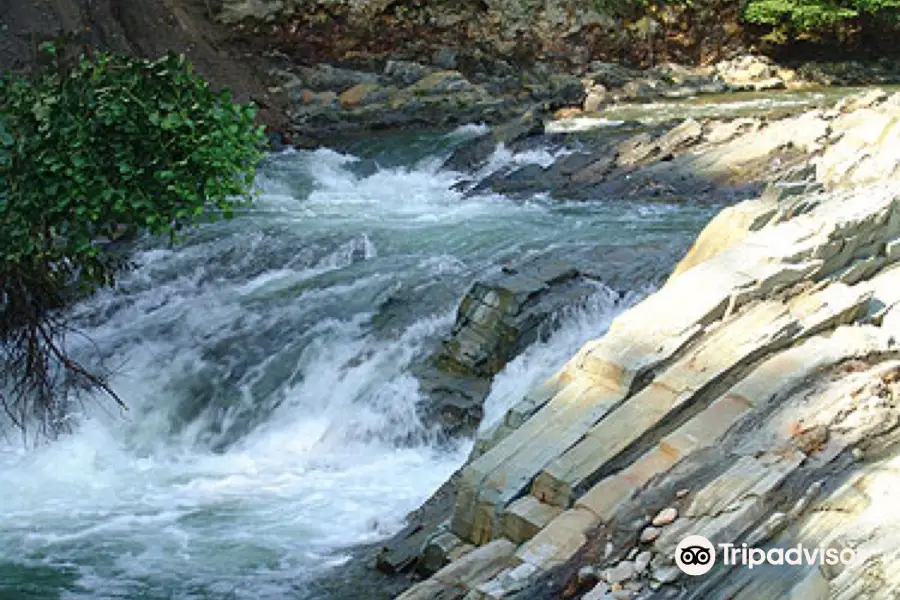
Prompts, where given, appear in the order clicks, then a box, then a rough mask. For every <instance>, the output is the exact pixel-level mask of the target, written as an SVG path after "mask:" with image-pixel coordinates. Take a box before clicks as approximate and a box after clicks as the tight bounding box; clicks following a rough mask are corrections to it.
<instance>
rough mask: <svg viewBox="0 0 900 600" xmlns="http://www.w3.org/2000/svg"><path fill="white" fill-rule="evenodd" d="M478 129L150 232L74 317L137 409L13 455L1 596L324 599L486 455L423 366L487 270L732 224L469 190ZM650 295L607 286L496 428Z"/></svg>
mask: <svg viewBox="0 0 900 600" xmlns="http://www.w3.org/2000/svg"><path fill="white" fill-rule="evenodd" d="M474 131H475V130H473V129H472V128H468V129H464V130H461V131H457V132H453V133H451V134H447V135H443V136H442V135H437V134H434V135H431V136H430V137H427V136H426V137H423V138H422V140H424V141H423V142H422V143H421V144H419V145H416V144H403V143H399V142H394V143H387V144H386V143H385V142H381V141H373V142H372V144H371V145H370V147H369V148H368V149H369V156H368V158H366V159H358V158H356V157H354V156H352V155H350V154H340V153H337V152H334V151H329V150H319V151H315V152H311V151H310V152H305V151H304V152H287V153H283V154H280V155H277V156H273V157H271V158H270V159H269V160H268V163H267V165H265V167H264V168H263V170H262V180H261V184H260V185H261V190H262V195H261V198H260V199H259V201H258V203H257V204H256V205H255V207H254V208H253V209H252V210H250V211H249V212H247V213H246V214H242V215H241V216H239V217H238V218H236V219H234V220H233V221H230V222H223V223H218V224H215V225H211V226H207V227H204V228H202V229H201V230H199V231H198V232H196V233H194V234H192V235H191V236H190V237H189V238H188V239H187V240H186V241H185V242H183V243H181V244H179V245H177V246H174V247H168V246H166V245H164V244H160V243H155V242H146V243H145V246H144V247H142V248H141V249H140V251H139V253H138V254H137V255H136V257H135V261H136V264H137V268H136V269H135V270H134V271H133V272H130V273H129V274H127V275H126V276H125V277H124V278H123V279H122V281H121V282H120V286H119V289H117V290H115V291H111V292H103V293H100V294H97V295H96V296H95V297H93V298H91V299H90V300H89V301H87V302H84V303H82V304H80V305H79V306H77V307H75V309H74V310H73V319H74V322H75V323H76V324H77V325H78V326H79V328H80V329H81V330H82V331H83V332H84V333H86V334H87V337H88V338H90V340H91V342H90V343H88V342H81V343H82V344H83V347H81V348H80V350H79V349H78V348H76V351H77V352H78V351H80V352H82V353H83V354H84V356H94V354H95V353H99V355H100V356H101V357H102V358H103V359H104V361H105V363H106V364H107V365H112V366H114V367H115V368H116V374H115V375H114V377H113V380H112V384H113V386H114V388H115V389H116V390H117V391H118V392H119V393H120V394H121V395H122V396H123V397H124V398H125V399H126V400H127V402H128V404H129V406H130V410H129V411H128V412H127V413H125V414H119V413H118V412H115V411H112V410H111V408H110V405H109V404H108V403H103V401H102V400H98V402H97V403H89V404H87V405H86V406H85V407H84V411H85V412H84V414H79V415H73V419H74V420H76V421H77V423H78V424H77V426H76V427H75V430H74V432H73V433H72V434H70V435H66V436H63V437H61V438H59V439H58V440H56V441H53V442H52V443H46V444H43V445H41V446H39V447H37V448H30V449H24V448H23V447H22V444H21V442H20V441H19V440H18V438H17V437H16V436H15V435H9V436H8V438H7V439H3V440H2V441H0V490H2V492H3V493H2V494H0V598H10V599H15V600H22V599H27V598H36V599H41V600H48V599H51V598H79V599H81V598H128V599H138V598H147V599H149V598H154V599H155V598H178V599H188V598H191V599H193V598H248V599H249V598H253V599H268V598H272V599H280V598H286V597H298V598H312V597H317V596H316V595H315V593H314V592H312V591H310V587H309V584H310V582H312V581H314V580H315V579H316V578H319V577H322V576H323V575H327V574H328V573H331V572H333V571H329V569H333V568H334V567H336V566H337V565H340V564H342V563H343V562H344V561H346V560H347V556H348V549H349V548H352V547H353V546H355V545H359V544H363V543H367V542H372V541H375V540H378V539H380V538H383V537H385V536H387V535H389V534H390V533H392V532H393V531H395V530H397V529H398V528H399V527H400V526H401V524H402V519H403V517H404V515H405V514H406V513H407V512H408V511H409V510H411V509H413V508H415V507H416V506H417V504H418V503H420V502H421V501H422V500H424V499H425V498H426V497H427V496H428V495H429V494H430V493H431V492H432V491H433V490H434V489H436V488H437V487H438V486H439V485H440V484H441V483H442V482H443V481H444V480H445V478H446V477H447V476H448V475H449V474H450V473H451V472H452V471H453V470H454V469H455V468H457V467H458V466H459V465H460V464H461V463H462V462H463V460H464V459H465V456H466V453H467V451H468V449H469V446H470V442H467V441H462V442H460V444H459V447H458V448H450V449H448V448H446V447H438V446H436V445H434V444H433V443H432V441H431V437H430V436H429V432H428V431H427V430H426V429H425V428H424V427H423V425H422V424H421V423H420V422H419V420H418V419H417V417H416V414H417V413H416V406H417V404H418V403H419V402H425V401H427V399H423V398H422V397H421V395H420V393H419V389H418V385H417V382H416V380H415V378H413V377H412V376H411V375H410V374H409V373H408V369H407V367H408V366H409V365H410V364H411V363H412V362H413V361H415V360H419V359H421V358H422V356H423V355H424V354H426V353H427V352H429V351H430V349H431V348H432V347H433V344H434V343H435V341H436V340H439V339H441V338H442V337H446V336H447V335H448V334H449V332H450V328H451V326H452V322H453V317H454V314H455V309H456V305H457V303H458V301H459V299H460V297H461V296H462V294H463V293H464V292H465V290H466V288H467V287H468V286H469V285H470V283H471V282H472V281H473V280H474V279H477V278H479V277H483V276H485V275H489V274H491V273H494V272H496V271H498V270H499V269H500V268H501V266H502V265H503V264H506V263H508V262H515V261H518V260H522V259H524V258H527V257H530V256H535V255H542V254H548V253H550V254H553V253H556V254H558V255H559V256H560V257H571V256H576V255H579V254H582V253H584V252H588V251H589V250H591V249H592V248H594V247H596V246H597V245H598V244H601V243H602V244H604V245H607V246H634V247H635V248H649V247H653V246H654V245H659V246H665V245H671V244H675V245H676V246H680V247H684V246H686V244H687V242H688V240H689V239H690V238H691V237H692V236H693V234H694V233H695V232H696V231H697V230H698V229H699V227H700V226H701V225H702V223H703V222H704V221H705V220H706V219H707V218H708V217H709V215H710V214H711V213H712V209H711V208H709V207H707V208H702V207H691V206H681V207H663V206H646V205H645V206H637V205H629V204H626V203H617V202H595V203H582V204H566V203H553V202H549V201H542V200H540V199H535V200H533V201H530V202H515V203H514V202H511V201H509V200H507V199H505V198H502V197H499V196H487V195H486V196H479V197H472V198H464V197H462V195H461V194H460V193H459V192H457V191H454V189H453V186H454V185H455V184H456V183H457V182H458V181H459V179H460V177H459V175H458V174H454V173H450V172H443V171H440V170H439V169H438V165H439V164H440V160H439V157H438V156H437V155H436V154H435V151H436V150H437V149H441V148H446V147H447V146H448V145H450V144H453V143H457V142H458V141H459V139H461V138H462V137H464V136H466V135H470V134H472V133H473V132H474ZM379 144H381V145H379ZM362 149H363V150H364V149H365V147H363V148H362ZM360 153H362V150H361V151H360ZM537 154H539V155H540V156H538V155H535V158H534V160H536V161H542V160H545V158H546V157H545V156H544V155H543V154H541V153H537ZM504 156H505V159H504V158H503V157H504ZM501 159H503V160H506V161H507V162H508V164H518V163H522V162H527V160H528V157H527V156H526V157H522V156H518V157H515V156H508V155H502V156H500V155H498V156H495V159H494V161H493V162H492V163H491V164H493V165H494V166H497V165H498V163H499V162H502V160H501ZM640 260H652V258H650V259H647V258H646V257H645V258H642V255H641V251H637V250H636V252H635V261H640ZM632 283H633V285H631V286H630V289H631V290H633V292H634V293H627V294H625V295H624V296H622V295H620V294H619V293H614V292H612V291H611V290H610V289H609V288H607V287H605V286H604V285H602V284H598V292H597V294H596V296H595V297H594V298H593V299H592V300H591V302H589V303H588V304H587V306H585V307H582V308H580V309H578V310H572V311H571V313H570V314H567V315H566V316H565V317H564V318H563V320H562V326H561V328H560V329H559V330H558V331H557V332H556V333H555V334H554V335H553V336H551V337H550V338H549V339H548V340H545V341H542V342H538V343H536V344H535V345H533V346H532V347H531V348H529V349H528V350H527V351H526V352H525V353H524V354H523V355H521V356H520V357H519V358H517V359H516V360H514V361H513V362H512V363H511V364H510V365H509V366H508V367H507V369H506V371H505V372H503V373H501V374H500V375H499V376H498V377H497V379H496V380H495V384H494V388H493V391H492V393H491V396H490V398H489V399H488V402H487V406H486V410H487V418H488V419H495V418H497V417H498V416H499V415H500V414H501V413H502V411H503V410H504V409H505V407H506V406H508V405H509V404H510V403H511V402H513V401H514V400H516V399H517V398H518V397H521V394H522V393H524V392H525V391H526V390H527V388H528V387H529V386H530V385H532V384H534V383H537V382H538V381H540V380H541V379H542V378H544V377H546V376H548V375H549V374H551V373H552V372H553V371H554V370H555V369H556V368H557V367H559V366H560V365H561V364H562V363H563V362H565V360H566V359H567V358H568V357H569V355H571V353H573V352H574V351H575V350H576V349H577V348H578V347H579V346H580V345H581V344H582V343H583V342H584V341H586V340H588V339H591V338H593V337H597V336H598V335H599V334H601V333H602V332H603V330H604V329H605V327H606V326H607V325H608V323H609V321H610V320H611V318H612V317H613V316H614V315H615V314H617V313H618V312H619V311H621V310H622V309H623V308H624V307H625V306H626V305H627V304H628V303H630V302H631V301H633V300H634V299H635V298H636V297H637V295H639V293H640V291H641V289H643V288H644V287H645V286H646V285H647V283H648V282H647V281H646V280H641V281H634V282H632ZM72 341H73V342H76V343H77V342H78V340H76V339H73V340H72ZM354 594H357V596H354ZM340 597H345V598H352V597H368V596H367V595H366V594H365V593H361V592H358V591H355V590H354V589H353V585H352V584H348V586H347V588H346V590H345V592H344V593H341V594H340Z"/></svg>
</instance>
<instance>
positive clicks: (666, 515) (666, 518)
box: [651, 506, 678, 527]
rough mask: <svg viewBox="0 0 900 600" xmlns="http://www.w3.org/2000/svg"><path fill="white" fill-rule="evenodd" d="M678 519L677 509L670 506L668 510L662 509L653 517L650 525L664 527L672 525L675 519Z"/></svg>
mask: <svg viewBox="0 0 900 600" xmlns="http://www.w3.org/2000/svg"><path fill="white" fill-rule="evenodd" d="M677 518H678V509H677V508H675V507H673V506H670V507H669V508H664V509H662V510H661V511H659V512H658V513H656V516H655V517H653V521H651V523H652V524H653V526H654V527H664V526H666V525H669V524H670V523H672V522H673V521H674V520H675V519H677Z"/></svg>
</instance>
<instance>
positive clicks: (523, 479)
mask: <svg viewBox="0 0 900 600" xmlns="http://www.w3.org/2000/svg"><path fill="white" fill-rule="evenodd" d="M898 123H900V96H887V95H886V94H868V95H866V96H862V97H856V98H852V99H850V100H849V101H845V102H843V103H842V104H841V105H840V106H838V107H836V108H834V109H832V110H829V111H816V112H811V113H806V114H804V115H802V116H800V117H796V118H794V119H793V120H792V121H790V122H788V123H784V124H782V125H783V126H784V128H783V129H782V130H781V131H780V132H777V133H778V135H774V133H775V132H773V135H771V136H767V137H766V138H765V139H763V138H759V139H758V143H759V147H743V148H741V146H740V145H737V144H736V145H735V146H734V148H733V149H729V150H727V151H723V150H722V149H721V148H718V149H716V150H715V152H714V153H713V154H712V155H703V154H699V155H697V156H695V157H693V158H692V160H695V161H697V162H698V163H699V164H705V165H715V164H721V163H720V161H722V160H724V158H723V156H725V155H727V154H728V153H729V152H735V153H736V152H744V153H745V154H744V156H745V157H750V156H752V155H753V154H754V153H756V152H768V150H766V148H771V147H773V146H778V145H783V144H795V145H796V146H797V147H799V148H802V150H803V151H804V152H805V153H806V154H807V155H808V157H807V163H806V164H805V165H801V169H800V170H801V171H802V172H803V173H804V174H805V176H804V177H803V178H799V179H798V180H796V181H795V182H792V181H790V180H787V181H782V182H780V183H773V185H772V186H770V188H769V189H768V190H767V191H766V193H765V194H763V196H762V197H761V198H759V199H754V200H750V201H747V202H745V203H743V204H740V205H737V206H735V207H733V208H730V209H727V210H726V211H723V212H722V213H721V214H720V215H719V216H718V217H716V218H715V219H714V220H713V221H712V222H711V223H710V224H709V226H708V227H707V229H706V230H705V231H704V232H703V233H702V234H701V235H700V236H699V238H698V240H697V243H696V244H695V246H694V247H693V248H692V249H691V250H690V251H689V253H688V255H687V256H686V257H685V258H684V260H683V261H682V263H681V264H680V265H679V267H678V268H677V269H676V270H675V272H674V274H673V276H672V277H671V278H670V280H669V281H668V282H667V284H666V285H665V286H664V287H663V288H662V289H660V290H659V291H658V292H657V293H655V294H653V295H652V296H650V297H649V298H647V299H646V300H645V301H644V302H642V303H640V304H638V305H637V306H635V307H634V308H632V309H631V310H629V311H627V312H625V313H624V314H622V315H621V316H620V317H619V318H618V319H616V320H615V321H614V322H613V325H612V326H611V328H610V330H609V332H608V333H607V334H606V335H605V336H604V337H603V338H601V339H599V340H596V341H593V342H590V343H588V344H587V345H585V346H584V347H583V348H582V349H581V350H580V351H579V352H578V353H577V354H576V355H575V356H574V357H573V358H572V359H571V360H570V361H569V363H568V364H567V365H565V366H564V367H563V368H562V369H561V370H560V371H559V372H558V373H557V374H555V375H554V376H553V377H552V378H550V380H548V381H547V382H546V383H544V384H543V385H542V386H540V387H538V388H537V389H535V390H533V391H532V392H531V393H529V394H528V395H526V396H525V397H524V398H523V399H522V400H521V402H519V403H518V404H517V405H516V406H514V407H513V408H512V409H511V410H510V411H509V412H508V413H507V414H506V416H505V418H504V419H503V420H502V422H501V423H500V424H498V425H497V426H496V427H494V428H491V429H489V430H487V431H485V432H483V433H482V436H481V438H480V439H479V442H478V443H477V444H476V451H475V452H473V455H472V457H471V459H470V461H469V463H468V464H467V465H466V466H465V467H464V468H463V470H462V471H461V473H460V474H459V475H458V477H457V479H456V480H455V481H454V485H455V486H456V488H457V499H456V503H455V506H454V508H453V514H452V519H451V523H450V527H449V533H450V534H452V535H453V536H455V538H453V542H454V543H453V544H450V547H454V548H460V547H464V546H470V547H471V548H477V550H472V551H471V552H470V553H468V554H466V555H465V556H464V557H462V558H458V559H457V560H455V561H452V562H450V564H449V565H448V566H447V567H444V568H443V569H442V570H441V571H439V572H438V574H437V575H435V576H434V577H432V578H431V579H428V580H426V581H425V582H423V583H421V584H419V585H417V586H415V587H413V588H412V589H410V590H409V591H408V592H406V594H404V595H403V596H402V597H403V598H420V597H421V598H426V597H428V598H438V597H439V598H466V600H485V599H489V598H490V599H494V598H503V597H513V596H515V597H517V598H551V597H581V596H583V597H585V598H606V597H616V598H619V597H622V598H624V597H629V598H631V597H654V596H657V595H659V597H663V596H664V595H665V597H671V595H672V594H674V595H676V596H679V597H685V598H688V597H691V598H718V597H721V598H725V597H728V598H733V597H739V598H747V599H750V598H781V597H795V598H856V597H860V594H868V595H869V597H885V598H887V597H892V594H895V593H896V590H897V586H896V584H895V583H892V581H894V579H892V578H891V577H890V575H889V574H890V573H891V572H892V570H895V569H894V566H895V565H896V562H895V561H896V560H897V553H896V540H894V538H895V536H896V533H894V532H895V531H896V523H895V522H894V521H896V520H897V519H898V518H900V513H896V514H895V512H896V511H892V510H891V507H890V506H889V501H888V500H887V498H889V497H890V495H891V490H896V488H897V486H898V483H897V482H898V479H897V470H896V467H895V463H896V462H897V456H896V450H895V449H894V446H895V444H894V442H895V441H896V439H897V437H896V433H895V430H896V427H897V426H898V425H900V411H898V408H897V402H898V400H900V383H898V381H900V361H898V360H897V359H898V358H900V346H898V344H897V341H898V339H900V264H897V263H898V261H900V251H898V240H900V179H898V174H900V171H898V167H897V165H898V164H900V156H897V155H896V152H897V149H898V148H900V143H898V142H900V139H898V135H900V126H898ZM854 124H856V125H854ZM788 125H790V127H788ZM687 129H688V127H687V126H686V127H685V130H687ZM729 160H730V159H729ZM797 182H799V185H800V186H801V187H799V188H797V189H790V185H791V184H792V183H797ZM663 509H666V510H663ZM660 511H662V512H660ZM648 526H651V527H653V530H652V531H649V530H647V529H646V528H647V527H648ZM691 534H699V535H704V536H706V537H707V538H708V539H710V540H711V541H713V543H735V544H738V545H739V544H740V543H742V542H746V543H749V544H751V545H760V546H762V545H764V544H766V543H770V544H776V545H782V546H786V545H791V544H795V543H796V542H797V541H798V540H799V541H802V542H803V543H804V544H808V545H811V546H815V545H820V546H826V547H832V546H834V547H836V548H846V547H850V548H854V549H856V551H857V552H858V553H859V554H860V555H862V556H864V557H865V560H863V561H862V564H860V565H857V566H852V567H847V568H846V569H843V570H841V569H837V570H835V569H831V570H829V569H828V568H824V567H823V568H822V569H819V568H816V567H809V568H807V569H806V570H805V571H804V570H794V571H791V570H790V568H782V570H778V569H775V568H774V567H773V569H775V570H773V571H771V572H768V573H767V574H765V575H763V574H762V573H761V572H748V571H747V570H746V569H740V568H735V569H729V568H728V567H727V566H726V565H721V564H720V565H718V566H717V567H716V568H715V569H714V570H713V571H712V572H711V573H710V574H709V575H707V576H706V577H702V578H687V579H686V578H685V577H684V576H682V574H681V572H680V571H679V570H678V569H677V568H676V567H675V566H674V563H673V553H674V549H675V546H676V545H677V543H678V542H679V541H680V540H681V539H682V538H683V537H685V536H686V535H691ZM892 541H893V542H894V543H893V544H892ZM478 552H483V553H484V558H481V555H480V554H476V553H478ZM638 556H640V561H638V560H637V557H638ZM473 561H474V562H476V563H478V565H479V566H476V565H473V564H472V563H473ZM581 565H593V566H594V567H596V569H595V571H591V572H590V573H593V575H591V574H590V573H589V572H587V571H584V570H583V569H582V570H581V571H579V567H580V566H581ZM638 567H640V568H638ZM576 571H577V572H579V573H581V576H578V575H574V573H575V572H576ZM560 573H562V574H563V575H562V576H560ZM565 573H573V575H572V576H571V577H567V576H566V575H565ZM585 573H587V575H585ZM588 575H589V576H588ZM538 584H540V585H538ZM554 586H555V587H554ZM606 594H617V595H613V596H606Z"/></svg>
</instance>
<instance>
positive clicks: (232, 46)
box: [0, 0, 285, 131]
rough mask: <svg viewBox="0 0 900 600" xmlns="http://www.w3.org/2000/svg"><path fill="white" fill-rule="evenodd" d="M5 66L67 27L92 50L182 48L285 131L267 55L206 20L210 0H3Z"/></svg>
mask: <svg viewBox="0 0 900 600" xmlns="http://www.w3.org/2000/svg"><path fill="white" fill-rule="evenodd" d="M0 15H2V16H0V69H3V70H4V71H5V70H13V71H21V70H25V69H28V68H30V66H31V65H33V64H34V62H35V55H36V48H37V46H38V44H40V43H41V42H43V41H46V40H48V39H53V38H54V37H56V36H57V35H59V34H60V33H62V32H66V33H69V34H72V35H73V37H74V43H75V44H77V45H81V46H83V47H86V48H95V49H103V50H110V51H116V52H122V53H127V54H132V55H136V56H143V57H156V56H159V55H161V54H164V53H165V52H167V51H170V50H172V51H175V52H180V53H184V54H185V55H186V56H187V57H188V58H189V59H190V60H191V61H192V62H193V63H194V64H195V65H196V67H197V70H198V72H199V73H200V74H201V75H203V76H204V77H205V78H206V79H208V80H209V81H210V82H211V83H212V84H213V85H214V86H216V87H228V88H230V89H231V90H232V92H233V93H234V96H235V99H236V100H238V101H240V102H248V101H253V102H255V103H256V104H257V106H259V107H260V119H261V120H262V122H263V123H265V124H266V125H267V126H268V127H269V128H270V130H273V131H278V130H281V129H282V124H283V120H284V106H285V98H284V97H283V96H282V95H280V94H277V93H271V92H270V91H269V89H268V88H269V83H270V82H268V81H267V80H266V79H267V78H266V75H265V73H266V69H265V65H264V60H263V59H261V58H260V57H259V56H256V55H251V54H250V53H249V52H247V51H246V50H245V47H244V46H243V45H242V44H241V43H240V42H238V41H237V40H235V39H233V37H232V34H231V32H230V31H229V30H228V29H227V28H226V27H225V26H222V25H219V24H216V23H214V22H213V21H212V20H211V19H209V18H208V5H207V3H206V2H205V0H28V1H27V2H23V1H22V0H0Z"/></svg>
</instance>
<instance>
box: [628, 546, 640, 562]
mask: <svg viewBox="0 0 900 600" xmlns="http://www.w3.org/2000/svg"><path fill="white" fill-rule="evenodd" d="M637 553H638V549H637V548H632V549H631V550H629V551H628V560H634V557H635V556H637Z"/></svg>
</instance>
